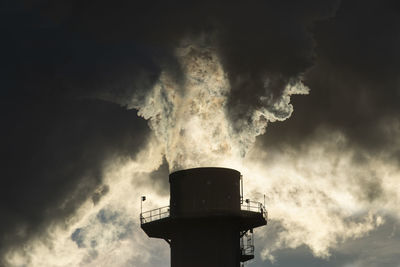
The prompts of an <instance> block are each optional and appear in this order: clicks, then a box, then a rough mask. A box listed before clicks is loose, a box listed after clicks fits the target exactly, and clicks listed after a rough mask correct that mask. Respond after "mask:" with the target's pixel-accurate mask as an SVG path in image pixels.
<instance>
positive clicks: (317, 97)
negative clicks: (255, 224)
mask: <svg viewBox="0 0 400 267" xmlns="http://www.w3.org/2000/svg"><path fill="white" fill-rule="evenodd" d="M389 2H390V1H377V0H368V1H363V2H362V3H360V2H359V1H354V0H346V1H342V3H340V7H339V1H336V0H334V1H315V0H306V1H274V0H265V1H264V0H263V1H250V2H249V1H237V2H235V3H233V2H232V1H217V2H216V1H207V0H204V1H161V0H155V1H147V2H146V1H143V2H142V3H137V1H128V0H116V1H112V2H111V1H102V0H98V1H76V0H75V1H74V0H64V1H63V0H60V1H48V0H37V1H32V3H30V2H29V1H23V3H21V4H19V2H18V1H8V3H7V4H4V5H5V6H6V8H4V9H2V22H3V23H2V26H1V27H2V29H5V31H4V38H3V42H2V45H3V46H4V49H3V50H4V51H6V52H7V53H5V57H4V59H3V60H2V64H4V62H5V64H6V66H5V67H4V68H3V70H4V72H2V88H5V89H6V90H2V91H1V101H2V103H1V104H2V105H1V108H2V112H0V116H2V122H4V127H2V130H3V132H2V133H4V135H5V136H4V138H2V139H1V141H2V142H4V144H2V146H1V148H2V151H4V155H6V157H5V158H6V159H5V161H4V163H5V164H4V165H5V166H4V168H3V170H4V171H3V173H2V174H1V176H2V178H3V177H4V180H5V184H4V186H3V184H2V186H1V187H0V191H1V194H0V196H1V201H0V211H1V218H2V220H1V221H0V265H1V266H7V267H9V266H11V267H14V266H33V267H37V266H40V267H43V266H44V267H47V266H49V267H50V266H117V267H119V266H120V267H126V266H141V267H150V266H168V265H169V264H168V246H167V245H166V244H165V242H164V241H162V240H161V241H160V240H149V239H148V238H147V237H146V236H145V234H144V233H143V232H142V231H141V230H140V226H139V220H138V219H139V218H138V217H139V212H140V202H139V201H140V196H141V195H146V196H147V200H146V201H145V202H144V203H143V205H144V209H145V210H149V209H152V208H157V207H161V206H164V205H167V204H168V196H169V192H168V174H169V172H172V171H175V170H179V169H184V168H190V167H199V166H210V165H211V166H224V167H231V168H235V169H238V170H239V171H241V172H242V174H243V175H244V179H245V183H244V184H245V187H244V190H245V195H246V197H249V198H251V199H254V200H262V199H263V195H265V196H266V204H267V208H268V211H269V215H270V221H269V225H268V227H265V228H263V229H259V230H257V231H256V232H255V233H256V239H257V240H256V244H257V245H256V253H257V255H256V259H257V260H258V262H255V263H254V266H264V265H265V263H264V262H262V261H271V262H276V263H277V264H280V265H281V266H293V265H295V266H296V265H304V266H316V265H317V266H363V267H366V266H368V267H377V266H398V262H399V257H398V251H399V250H400V245H399V244H400V237H399V236H400V234H399V232H398V230H397V229H398V228H399V227H398V225H399V223H398V222H399V217H400V210H399V207H400V195H399V192H400V188H399V180H400V176H399V174H400V170H399V162H400V156H399V155H400V153H399V151H400V141H399V136H400V127H399V125H400V123H399V120H398V118H399V114H400V110H399V107H400V106H399V105H398V102H399V96H400V93H399V92H400V91H399V88H400V87H399V79H398V70H399V69H400V68H399V62H400V59H399V56H398V55H399V53H398V52H397V50H398V47H399V45H400V44H399V40H400V39H399V38H398V32H400V30H399V29H400V24H399V20H398V11H399V10H398V8H397V5H395V3H389ZM3 10H4V12H3ZM336 12H337V14H336ZM388 25H390V27H388ZM377 66H379V68H377ZM299 94H307V95H306V96H297V95H299ZM388 240H389V241H388ZM366 244H367V245H366ZM375 244H378V245H375ZM388 244H390V249H388V248H387V247H388ZM353 245H354V246H353ZM377 247H378V248H377ZM349 251H351V252H349ZM285 253H286V254H285ZM290 253H292V254H290ZM296 253H297V254H296ZM299 254H301V256H304V255H308V256H306V257H308V258H307V260H306V259H305V258H302V257H299ZM282 255H283V256H282ZM285 255H286V256H285ZM288 255H289V256H288ZM293 255H294V256H293ZM299 258H300V260H299ZM290 260H292V262H290ZM301 261H304V263H303V262H301Z"/></svg>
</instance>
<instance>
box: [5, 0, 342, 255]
mask: <svg viewBox="0 0 400 267" xmlns="http://www.w3.org/2000/svg"><path fill="white" fill-rule="evenodd" d="M335 9H336V1H332V2H329V3H327V2H324V3H323V4H322V3H320V1H305V2H302V3H299V2H298V1H253V2H251V3H248V2H244V1H243V2H236V3H232V2H223V1H220V2H215V1H196V2H191V1H190V2H189V1H147V2H145V1H143V2H142V3H138V2H137V1H113V2H110V1H44V0H38V1H21V2H19V1H6V2H3V4H2V8H1V13H2V14H1V19H0V20H1V25H0V27H1V30H2V39H3V42H2V44H1V49H2V53H3V59H2V66H1V67H2V71H1V73H0V75H1V87H2V91H1V104H2V111H1V116H2V129H3V130H2V143H3V144H2V152H3V155H4V156H5V160H4V161H3V164H4V166H5V167H4V168H3V174H2V181H3V185H2V186H1V200H2V201H1V204H0V205H1V213H2V218H4V219H3V220H2V222H1V227H0V228H1V232H0V242H1V243H0V247H2V248H7V246H9V245H10V244H18V243H20V242H23V241H25V240H27V239H28V238H29V237H31V236H32V235H33V234H37V233H40V231H41V229H45V227H46V226H47V225H48V224H49V223H52V222H55V221H58V220H60V221H62V220H63V219H64V218H65V217H67V216H69V215H70V214H72V212H73V211H74V210H75V209H76V208H77V207H78V206H79V204H80V203H82V201H84V200H86V199H87V198H92V200H93V202H94V203H95V204H96V203H97V202H98V201H99V200H100V199H101V197H102V196H103V195H104V194H106V193H107V192H108V190H107V188H108V187H107V185H102V177H101V176H102V173H101V168H102V164H103V163H104V162H105V161H106V160H107V159H109V158H111V157H112V156H115V155H118V156H120V155H122V156H133V155H134V154H135V152H136V151H138V149H139V148H140V145H141V144H143V138H144V136H145V135H147V134H148V130H147V127H146V126H145V123H144V121H142V120H139V119H138V118H137V116H136V114H135V112H134V111H127V110H125V109H124V108H122V107H120V106H117V105H115V104H111V103H108V102H105V101H100V100H99V99H105V100H109V101H112V102H116V103H118V104H120V105H128V104H129V100H130V99H131V98H132V96H136V97H143V96H144V95H145V92H146V90H147V89H148V88H151V86H152V84H153V83H154V82H155V81H156V80H157V78H158V75H159V74H160V71H161V70H162V69H165V68H168V69H169V70H170V71H171V69H172V70H173V71H174V72H175V73H176V75H177V76H178V77H179V75H181V73H180V72H179V67H177V66H178V65H177V64H176V59H175V57H174V48H175V47H177V46H179V45H180V42H181V40H182V39H184V38H193V39H196V38H198V36H200V35H202V34H204V35H205V36H209V37H208V38H210V44H211V45H214V46H215V48H216V49H217V51H218V53H219V54H220V56H221V60H222V63H223V65H224V67H225V69H226V70H227V72H228V75H229V79H230V81H231V84H232V91H233V94H232V96H231V98H230V110H231V114H232V116H233V118H234V119H236V118H237V116H246V115H247V111H248V110H249V109H251V108H253V107H256V106H257V105H259V103H258V98H259V97H260V96H261V95H265V92H264V90H265V89H264V87H263V82H264V79H265V75H266V74H267V75H269V76H270V77H272V80H271V84H272V86H271V92H269V94H271V95H272V96H273V97H275V96H279V94H280V93H281V91H282V89H283V86H284V84H285V83H286V82H287V81H288V79H289V78H291V77H293V76H297V75H298V74H300V73H302V72H304V71H305V70H306V69H307V68H309V67H310V66H311V65H312V57H313V46H314V44H313V41H312V38H311V35H310V34H309V33H308V31H307V27H308V26H310V25H311V22H312V21H314V20H317V19H322V18H326V17H329V16H331V15H332V14H333V11H334V10H335ZM244 96H245V97H244ZM93 97H94V98H93ZM96 99H97V100H96ZM233 111H235V112H233ZM163 166H165V164H164V165H163ZM165 172H166V168H165V167H161V168H160V170H159V171H158V172H155V173H153V175H152V177H158V176H160V175H159V174H163V176H164V173H165ZM155 179H158V178H155Z"/></svg>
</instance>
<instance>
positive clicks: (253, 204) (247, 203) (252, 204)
mask: <svg viewBox="0 0 400 267" xmlns="http://www.w3.org/2000/svg"><path fill="white" fill-rule="evenodd" d="M240 208H241V210H247V211H254V212H259V213H262V215H263V216H264V218H265V219H268V212H267V209H266V208H265V207H264V205H263V204H262V203H260V202H257V201H251V200H250V199H246V200H244V201H241V205H240Z"/></svg>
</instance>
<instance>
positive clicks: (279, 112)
mask: <svg viewBox="0 0 400 267" xmlns="http://www.w3.org/2000/svg"><path fill="white" fill-rule="evenodd" d="M176 56H177V58H178V60H179V63H180V67H181V69H182V71H183V73H184V77H185V78H184V81H183V82H180V81H177V80H175V79H174V78H173V75H171V74H170V73H168V71H167V70H166V71H164V72H163V73H162V75H161V77H160V79H159V81H158V83H157V84H156V85H155V86H154V88H153V89H152V91H151V92H150V93H149V94H148V95H147V97H146V99H145V100H144V101H143V102H138V101H135V100H134V101H133V104H132V105H131V106H130V107H131V108H136V109H138V114H139V115H140V116H142V117H143V118H145V119H147V120H149V123H150V127H151V128H152V129H153V130H154V133H155V135H156V137H157V138H158V139H159V141H160V144H161V145H163V146H164V150H165V157H166V159H167V161H168V163H169V166H170V169H171V171H175V170H178V169H186V168H191V167H201V166H211V165H212V166H216V165H217V166H227V164H229V163H228V161H229V160H231V159H239V158H243V157H244V156H245V155H246V153H247V152H248V151H249V149H251V147H252V146H253V144H254V142H255V138H256V136H258V135H261V134H263V133H264V132H265V128H266V127H267V124H268V122H274V121H283V120H285V119H287V118H289V117H290V115H291V113H292V112H293V106H292V105H291V104H290V97H291V95H294V94H308V91H309V90H308V88H307V87H305V86H304V85H303V84H302V83H301V81H300V80H299V79H293V80H292V81H290V82H289V83H288V84H287V85H286V88H285V89H284V91H283V93H282V96H281V97H280V98H278V99H275V100H273V99H272V98H271V97H269V96H270V94H269V92H268V91H269V79H268V77H266V78H265V91H266V94H265V96H262V97H261V98H260V99H259V101H260V102H262V103H264V104H265V107H262V108H259V109H255V110H253V111H252V114H251V116H250V117H251V119H250V121H237V122H234V123H235V125H236V128H239V129H240V130H239V131H234V130H233V127H232V123H231V122H230V120H229V119H228V116H227V114H226V112H227V110H226V105H227V100H228V96H229V93H230V85H229V81H228V78H227V74H226V73H225V72H224V69H223V67H222V65H221V63H220V61H219V59H218V55H217V53H216V52H215V50H214V49H213V48H212V47H207V46H199V45H186V46H183V47H180V48H178V49H177V50H176ZM267 106H268V108H266V107H267Z"/></svg>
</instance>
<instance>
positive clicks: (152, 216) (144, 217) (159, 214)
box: [140, 206, 169, 224]
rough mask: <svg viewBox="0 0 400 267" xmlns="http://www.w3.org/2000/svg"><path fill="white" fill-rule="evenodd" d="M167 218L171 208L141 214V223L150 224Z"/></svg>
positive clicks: (166, 207)
mask: <svg viewBox="0 0 400 267" xmlns="http://www.w3.org/2000/svg"><path fill="white" fill-rule="evenodd" d="M167 217H169V206H165V207H161V208H157V209H154V210H149V211H145V212H142V213H141V214H140V223H141V224H144V223H149V222H152V221H156V220H160V219H164V218H167Z"/></svg>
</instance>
